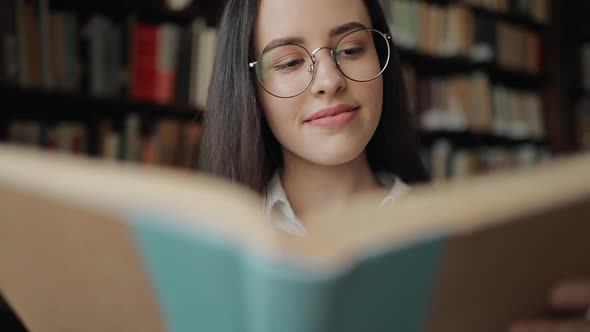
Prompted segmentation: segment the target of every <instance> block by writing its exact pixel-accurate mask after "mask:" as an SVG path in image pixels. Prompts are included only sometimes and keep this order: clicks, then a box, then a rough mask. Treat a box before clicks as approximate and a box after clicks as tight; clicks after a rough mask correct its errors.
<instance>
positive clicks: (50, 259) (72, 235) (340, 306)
mask: <svg viewBox="0 0 590 332" xmlns="http://www.w3.org/2000/svg"><path fill="white" fill-rule="evenodd" d="M589 167H590V156H587V155H582V156H576V157H572V158H570V159H567V160H563V161H561V162H560V163H557V164H553V165H546V166H544V167H539V168H537V169H531V170H527V171H526V172H525V171H521V172H506V173H503V174H497V175H490V176H486V177H481V178H477V179H471V180H466V181H463V182H457V183H452V184H445V185H442V184H435V185H424V186H423V187H415V188H413V189H412V191H411V193H410V194H409V195H408V196H407V198H405V199H402V200H400V201H398V202H396V204H395V205H394V206H392V207H391V208H375V205H374V203H375V202H376V200H375V197H366V200H365V199H361V200H359V202H358V204H353V205H351V206H349V207H347V208H346V209H345V210H340V211H325V213H323V214H319V213H318V215H317V216H313V217H312V218H313V220H311V219H310V220H311V221H312V222H310V225H314V226H313V227H312V226H310V227H309V229H308V234H306V236H304V237H293V236H289V235H287V234H285V233H282V232H281V231H279V230H277V229H276V228H275V227H274V226H273V224H272V222H273V220H272V218H271V217H268V216H265V215H264V214H263V211H262V209H261V206H262V201H261V199H260V198H259V197H258V196H256V195H255V194H253V193H251V192H249V191H247V190H245V189H243V188H238V187H236V186H235V185H232V184H228V183H225V182H223V181H221V180H219V179H214V178H212V177H209V176H207V175H204V174H188V173H182V172H180V171H174V170H170V169H163V168H157V167H140V166H136V165H130V164H121V163H114V162H109V161H98V160H89V159H82V158H79V157H71V156H64V155H62V154H57V153H49V152H40V151H34V150H26V149H22V148H16V147H8V146H0V211H1V212H0V293H1V294H2V295H3V297H4V298H5V300H6V302H7V303H8V305H10V306H11V307H12V308H13V309H14V311H15V312H16V313H17V315H18V316H19V317H20V319H21V320H22V321H23V323H24V325H25V326H26V327H27V329H28V330H29V331H32V332H36V331H49V332H54V331H55V332H58V331H125V332H127V331H154V332H163V331H174V332H189V331H213V332H232V331H246V332H274V331H281V332H300V331H301V332H303V331H305V332H320V331H321V332H331V331H337V332H343V331H344V332H349V331H350V332H353V331H403V332H421V331H424V332H456V331H482V332H488V331H489V332H492V331H499V330H506V329H507V327H508V324H509V323H510V322H512V321H513V320H514V319H516V318H519V317H535V316H536V315H539V314H541V313H543V312H544V311H545V310H546V309H547V308H546V301H545V296H546V291H547V288H548V287H549V286H550V285H552V284H553V283H554V282H555V281H556V280H560V279H562V278H569V277H574V276H576V277H588V278H590V266H589V265H588V264H587V263H586V262H587V259H585V255H584V253H587V252H590V242H589V241H587V234H590V224H589V223H588V222H587V221H588V220H590V173H589V172H587V169H588V168H589Z"/></svg>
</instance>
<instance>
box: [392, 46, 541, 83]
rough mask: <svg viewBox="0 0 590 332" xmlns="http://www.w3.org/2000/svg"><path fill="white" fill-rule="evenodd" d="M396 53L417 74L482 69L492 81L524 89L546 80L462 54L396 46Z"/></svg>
mask: <svg viewBox="0 0 590 332" xmlns="http://www.w3.org/2000/svg"><path fill="white" fill-rule="evenodd" d="M398 54H399V57H400V61H401V62H402V63H408V64H412V65H413V67H414V69H415V70H416V73H417V74H418V75H425V76H450V75H453V74H462V73H469V72H473V71H476V70H482V71H485V72H487V73H488V75H489V77H490V80H491V81H492V83H497V84H501V85H505V86H508V87H513V88H518V89H524V90H538V89H541V88H543V87H544V86H545V85H546V84H547V82H548V79H547V78H546V77H544V76H543V75H540V74H532V73H527V72H524V71H518V70H511V69H506V68H503V67H501V66H499V65H497V64H495V63H489V62H476V61H474V60H472V59H470V58H468V57H463V56H451V57H445V56H442V55H431V54H426V53H424V52H421V51H418V50H409V49H404V48H398Z"/></svg>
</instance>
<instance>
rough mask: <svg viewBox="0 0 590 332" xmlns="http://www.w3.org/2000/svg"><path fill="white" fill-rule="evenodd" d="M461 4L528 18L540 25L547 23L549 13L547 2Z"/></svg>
mask: <svg viewBox="0 0 590 332" xmlns="http://www.w3.org/2000/svg"><path fill="white" fill-rule="evenodd" d="M463 2H464V3H467V4H470V5H472V6H476V7H481V8H485V9H488V10H491V11H495V12H500V13H506V14H510V15H516V16H521V17H529V18H531V19H533V20H534V21H537V22H539V23H542V24H546V23H547V22H548V21H549V16H550V12H551V10H550V8H549V1H548V0H463Z"/></svg>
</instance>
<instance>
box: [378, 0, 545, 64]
mask: <svg viewBox="0 0 590 332" xmlns="http://www.w3.org/2000/svg"><path fill="white" fill-rule="evenodd" d="M387 8H388V9H387V10H388V21H389V22H390V27H391V31H392V33H393V36H394V38H395V40H396V42H397V43H398V45H399V46H400V47H402V48H405V49H410V50H418V51H420V52H423V53H427V54H430V55H434V56H442V57H452V56H455V57H465V58H467V59H470V60H472V61H475V62H484V63H497V64H498V65H499V66H501V67H503V68H506V69H508V70H513V71H521V72H526V73H533V74H538V73H541V72H542V67H543V63H542V62H543V60H542V54H541V53H542V52H541V50H542V40H541V38H540V36H539V34H538V33H535V32H532V31H529V30H527V29H525V28H522V27H518V26H515V25H513V24H510V23H506V22H503V21H498V20H496V19H494V18H492V17H488V16H483V17H476V15H475V14H474V13H473V11H471V10H470V9H469V8H466V7H465V6H462V5H461V4H458V3H454V4H451V5H447V6H443V5H439V4H434V3H428V2H424V1H409V0H390V3H389V4H388V6H387Z"/></svg>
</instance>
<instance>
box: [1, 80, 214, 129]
mask: <svg viewBox="0 0 590 332" xmlns="http://www.w3.org/2000/svg"><path fill="white" fill-rule="evenodd" d="M0 98H2V100H3V101H4V102H5V103H6V105H13V106H12V107H3V108H4V109H3V110H2V112H1V113H0V118H8V119H36V120H39V119H42V120H46V121H54V120H74V121H86V120H89V119H94V118H101V117H117V116H124V115H127V114H130V113H138V114H141V115H142V116H145V117H156V118H175V119H181V120H186V121H196V122H200V121H201V120H202V116H203V112H202V111H201V110H198V109H196V108H194V107H190V106H186V105H159V104H155V103H150V102H143V101H134V100H124V99H113V98H100V97H92V96H88V95H82V94H76V93H67V92H57V91H48V90H42V89H24V88H20V87H14V86H2V87H0Z"/></svg>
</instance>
